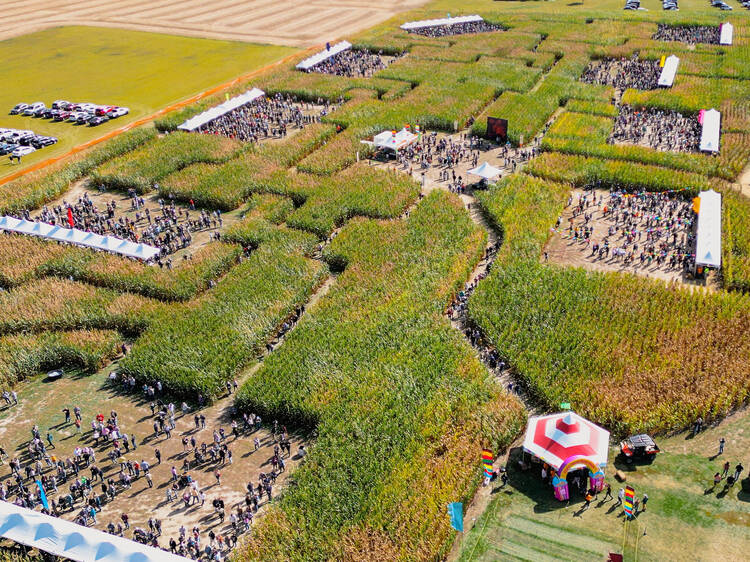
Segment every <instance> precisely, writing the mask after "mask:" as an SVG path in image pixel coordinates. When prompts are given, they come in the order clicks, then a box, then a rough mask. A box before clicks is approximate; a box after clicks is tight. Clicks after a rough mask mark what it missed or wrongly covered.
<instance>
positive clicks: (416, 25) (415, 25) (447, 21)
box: [401, 15, 484, 31]
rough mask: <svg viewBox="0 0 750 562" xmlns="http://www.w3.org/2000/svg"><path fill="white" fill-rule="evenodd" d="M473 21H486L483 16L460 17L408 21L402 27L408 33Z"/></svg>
mask: <svg viewBox="0 0 750 562" xmlns="http://www.w3.org/2000/svg"><path fill="white" fill-rule="evenodd" d="M472 21H484V18H483V17H482V16H477V15H473V16H459V17H455V18H440V19H436V20H421V21H408V22H406V23H405V24H403V25H401V29H404V30H406V31H408V30H410V29H422V28H424V27H437V26H439V25H454V24H457V23H469V22H472Z"/></svg>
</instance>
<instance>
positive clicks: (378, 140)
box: [372, 127, 418, 150]
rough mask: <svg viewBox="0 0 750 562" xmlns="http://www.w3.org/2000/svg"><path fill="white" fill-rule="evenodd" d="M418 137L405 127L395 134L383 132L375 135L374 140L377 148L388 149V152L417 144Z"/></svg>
mask: <svg viewBox="0 0 750 562" xmlns="http://www.w3.org/2000/svg"><path fill="white" fill-rule="evenodd" d="M417 138H418V137H417V135H415V134H414V133H412V132H410V131H408V130H407V129H406V128H405V127H404V128H403V129H401V130H400V131H398V132H397V133H394V132H393V131H383V132H382V133H380V134H378V135H375V136H374V137H373V139H372V141H373V144H374V145H375V147H376V148H386V149H388V150H401V149H402V148H405V147H407V146H409V145H410V144H412V143H413V142H415V141H416V140H417Z"/></svg>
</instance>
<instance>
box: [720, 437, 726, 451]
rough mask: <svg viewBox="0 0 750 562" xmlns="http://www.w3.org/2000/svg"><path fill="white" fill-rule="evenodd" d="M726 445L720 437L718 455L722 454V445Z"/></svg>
mask: <svg viewBox="0 0 750 562" xmlns="http://www.w3.org/2000/svg"><path fill="white" fill-rule="evenodd" d="M725 443H726V440H725V439H724V438H723V437H722V438H721V439H719V454H720V455H722V454H724V444H725Z"/></svg>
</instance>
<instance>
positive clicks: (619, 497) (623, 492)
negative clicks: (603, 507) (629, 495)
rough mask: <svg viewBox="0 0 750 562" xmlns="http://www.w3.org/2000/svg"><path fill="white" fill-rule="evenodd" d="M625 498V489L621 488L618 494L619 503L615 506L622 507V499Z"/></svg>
mask: <svg viewBox="0 0 750 562" xmlns="http://www.w3.org/2000/svg"><path fill="white" fill-rule="evenodd" d="M624 497H625V488H620V491H619V492H617V503H616V504H615V505H622V498H624Z"/></svg>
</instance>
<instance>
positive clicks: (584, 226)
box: [555, 190, 695, 272]
mask: <svg viewBox="0 0 750 562" xmlns="http://www.w3.org/2000/svg"><path fill="white" fill-rule="evenodd" d="M567 208H569V209H570V211H571V213H570V217H569V218H568V219H567V224H565V221H564V220H563V217H562V216H561V217H560V218H558V220H557V223H556V225H555V230H557V231H558V232H560V233H561V234H565V235H566V236H567V237H568V238H569V239H570V240H571V241H573V243H578V244H579V245H580V247H581V249H582V251H584V252H586V253H587V254H588V259H589V260H591V261H594V262H596V261H606V260H609V261H611V262H614V263H620V264H623V265H628V266H634V267H640V268H652V267H657V268H660V269H664V270H666V271H683V272H687V271H689V270H690V269H691V268H692V265H693V260H694V258H695V254H694V252H693V248H694V242H695V235H694V233H693V222H694V220H695V215H694V213H693V211H692V209H691V206H690V202H689V200H686V199H685V198H683V197H681V196H680V195H679V194H675V193H639V194H629V193H625V192H622V191H612V192H609V193H606V194H605V193H603V192H601V191H594V190H591V191H587V192H585V193H583V194H580V195H578V196H577V197H575V198H574V197H573V196H571V197H570V198H569V200H568V205H567ZM595 214H596V215H597V217H601V218H602V219H603V221H604V228H603V229H602V225H601V223H599V225H598V226H596V227H595V226H594V220H593V219H594V215H595ZM600 229H601V230H600Z"/></svg>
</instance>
